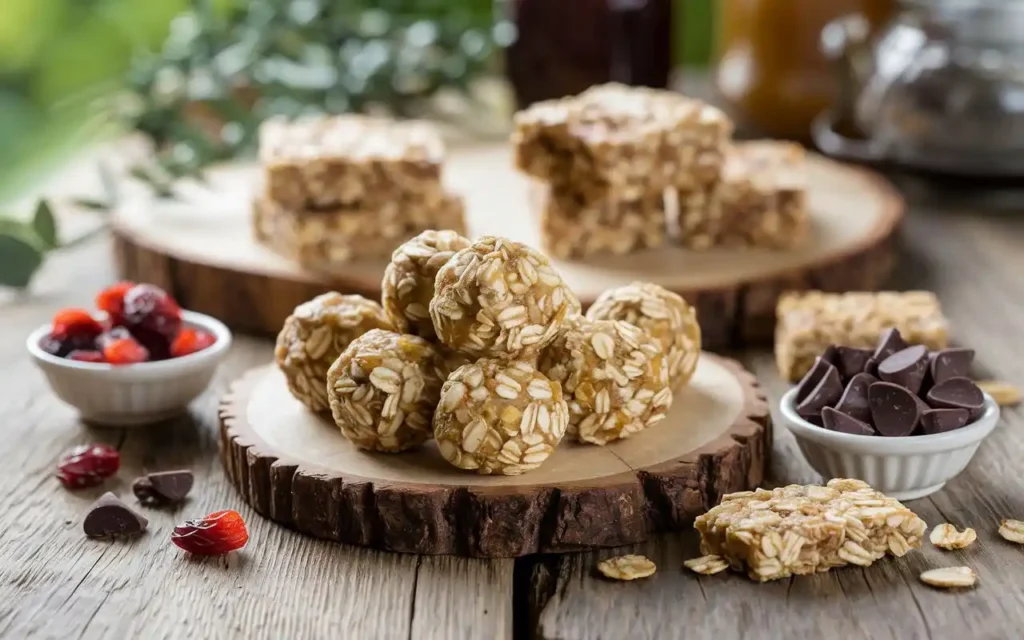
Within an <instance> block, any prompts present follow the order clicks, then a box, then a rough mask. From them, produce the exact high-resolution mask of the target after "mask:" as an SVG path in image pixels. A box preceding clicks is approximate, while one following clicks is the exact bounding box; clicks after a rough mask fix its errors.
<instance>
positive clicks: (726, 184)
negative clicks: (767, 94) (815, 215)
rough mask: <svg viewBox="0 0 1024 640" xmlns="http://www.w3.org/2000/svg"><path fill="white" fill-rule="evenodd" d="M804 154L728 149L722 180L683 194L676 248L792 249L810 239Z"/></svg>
mask: <svg viewBox="0 0 1024 640" xmlns="http://www.w3.org/2000/svg"><path fill="white" fill-rule="evenodd" d="M805 165H806V162H805V154H804V149H803V147H801V146H800V145H798V144H793V143H789V142H775V141H759V142H745V143H740V144H737V145H735V146H732V147H729V148H727V150H726V153H725V163H724V165H723V167H722V175H721V178H720V179H719V180H718V182H716V183H715V184H714V185H712V186H710V187H707V188H703V189H690V190H686V189H683V190H680V191H679V193H678V198H679V201H678V220H677V222H676V224H675V225H672V226H673V227H674V228H673V233H672V236H673V238H674V239H675V241H676V242H678V243H679V244H681V245H683V246H685V247H688V248H690V249H710V248H713V247H758V248H762V249H791V248H793V247H796V246H799V245H800V244H802V243H804V242H805V241H806V240H807V238H808V237H809V236H810V231H811V218H810V214H809V211H808V207H807V184H806V183H807V176H806V166H805Z"/></svg>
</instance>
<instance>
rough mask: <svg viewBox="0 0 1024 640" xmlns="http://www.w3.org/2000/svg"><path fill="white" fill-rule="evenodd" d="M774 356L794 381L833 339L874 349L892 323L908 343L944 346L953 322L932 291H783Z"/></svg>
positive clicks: (780, 367)
mask: <svg viewBox="0 0 1024 640" xmlns="http://www.w3.org/2000/svg"><path fill="white" fill-rule="evenodd" d="M775 314H776V327H775V362H776V364H777V365H778V367H779V373H780V374H782V376H783V377H784V378H786V379H787V380H789V381H790V382H796V381H797V380H799V379H800V378H801V377H803V375H804V374H805V373H807V371H808V370H810V368H811V365H813V364H814V358H815V357H817V356H818V355H820V354H821V353H822V352H823V351H824V350H825V348H826V347H828V346H829V345H832V344H836V345H844V346H849V347H858V348H863V349H873V348H874V347H875V345H876V343H877V342H878V340H879V338H880V337H881V335H882V332H883V331H885V330H886V329H888V328H890V327H896V328H897V329H899V332H900V334H901V335H902V337H903V339H904V340H905V341H906V342H907V343H908V344H923V345H925V346H927V347H928V348H929V349H943V348H945V347H946V345H947V343H948V340H949V327H948V323H947V321H946V318H945V316H943V315H942V308H941V307H940V306H939V300H938V298H936V297H935V294H934V293H931V292H930V291H907V292H904V293H897V292H891V291H883V292H879V293H861V292H854V293H823V292H821V291H807V292H802V293H797V292H791V293H786V294H783V295H782V296H781V297H780V298H779V302H778V305H777V306H776V311H775Z"/></svg>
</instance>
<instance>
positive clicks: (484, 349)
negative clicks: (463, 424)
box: [430, 236, 580, 359]
mask: <svg viewBox="0 0 1024 640" xmlns="http://www.w3.org/2000/svg"><path fill="white" fill-rule="evenodd" d="M434 286H435V291H434V297H433V299H431V301H430V317H431V319H432V320H433V322H434V330H435V331H436V332H437V336H438V338H439V339H440V340H441V342H443V343H444V344H445V345H447V346H448V347H449V348H451V349H454V350H455V351H461V352H464V353H466V354H467V355H470V356H476V357H485V356H490V357H499V358H510V359H512V358H514V359H529V358H530V357H531V356H533V355H536V354H537V353H539V352H540V350H541V349H542V348H543V347H544V346H545V345H547V344H549V343H550V342H551V341H552V340H554V339H555V336H556V335H557V334H558V331H559V330H560V328H561V326H562V323H563V322H564V321H565V318H566V317H568V316H569V315H573V314H578V313H579V312H580V302H579V300H578V299H577V298H576V295H575V294H573V292H572V291H571V290H570V289H569V287H568V286H567V285H566V284H565V281H563V280H562V276H560V275H559V274H558V272H557V271H555V269H554V268H553V267H552V266H551V263H550V262H549V261H548V259H547V258H546V257H545V256H544V255H543V254H541V253H539V252H537V251H536V250H534V249H531V248H530V247H528V246H526V245H524V244H521V243H519V242H513V241H511V240H507V239H504V238H497V237H494V236H484V237H482V238H480V239H479V240H477V241H476V242H474V243H473V244H472V245H471V246H469V247H467V248H465V249H462V250H460V251H458V252H456V253H455V255H454V256H452V258H451V259H450V260H449V261H448V262H447V263H446V264H445V265H444V266H443V267H441V269H440V271H438V272H437V279H436V280H435V283H434Z"/></svg>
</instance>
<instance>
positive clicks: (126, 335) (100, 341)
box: [96, 327, 134, 351]
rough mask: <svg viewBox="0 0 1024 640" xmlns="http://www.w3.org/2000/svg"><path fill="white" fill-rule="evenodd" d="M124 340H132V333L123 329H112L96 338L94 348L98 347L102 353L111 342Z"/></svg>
mask: <svg viewBox="0 0 1024 640" xmlns="http://www.w3.org/2000/svg"><path fill="white" fill-rule="evenodd" d="M124 339H129V340H132V339H134V338H133V337H132V332H131V331H129V330H128V329H125V328H124V327H113V328H111V329H109V330H108V331H104V332H103V333H101V334H100V335H99V337H97V338H96V346H97V347H99V349H100V351H102V350H103V349H105V348H106V347H107V346H108V345H110V344H112V343H113V342H116V341H118V340H124Z"/></svg>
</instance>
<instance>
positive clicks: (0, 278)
mask: <svg viewBox="0 0 1024 640" xmlns="http://www.w3.org/2000/svg"><path fill="white" fill-rule="evenodd" d="M42 264H43V249H42V248H41V247H39V246H38V245H37V244H36V243H35V242H33V239H32V238H31V237H29V236H28V234H25V233H18V232H16V231H13V230H10V229H8V230H4V231H0V285H2V286H8V287H15V288H17V289H24V288H25V287H27V286H28V285H29V283H30V282H31V281H32V276H33V275H35V273H36V271H37V270H38V269H39V267H40V265H42Z"/></svg>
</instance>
